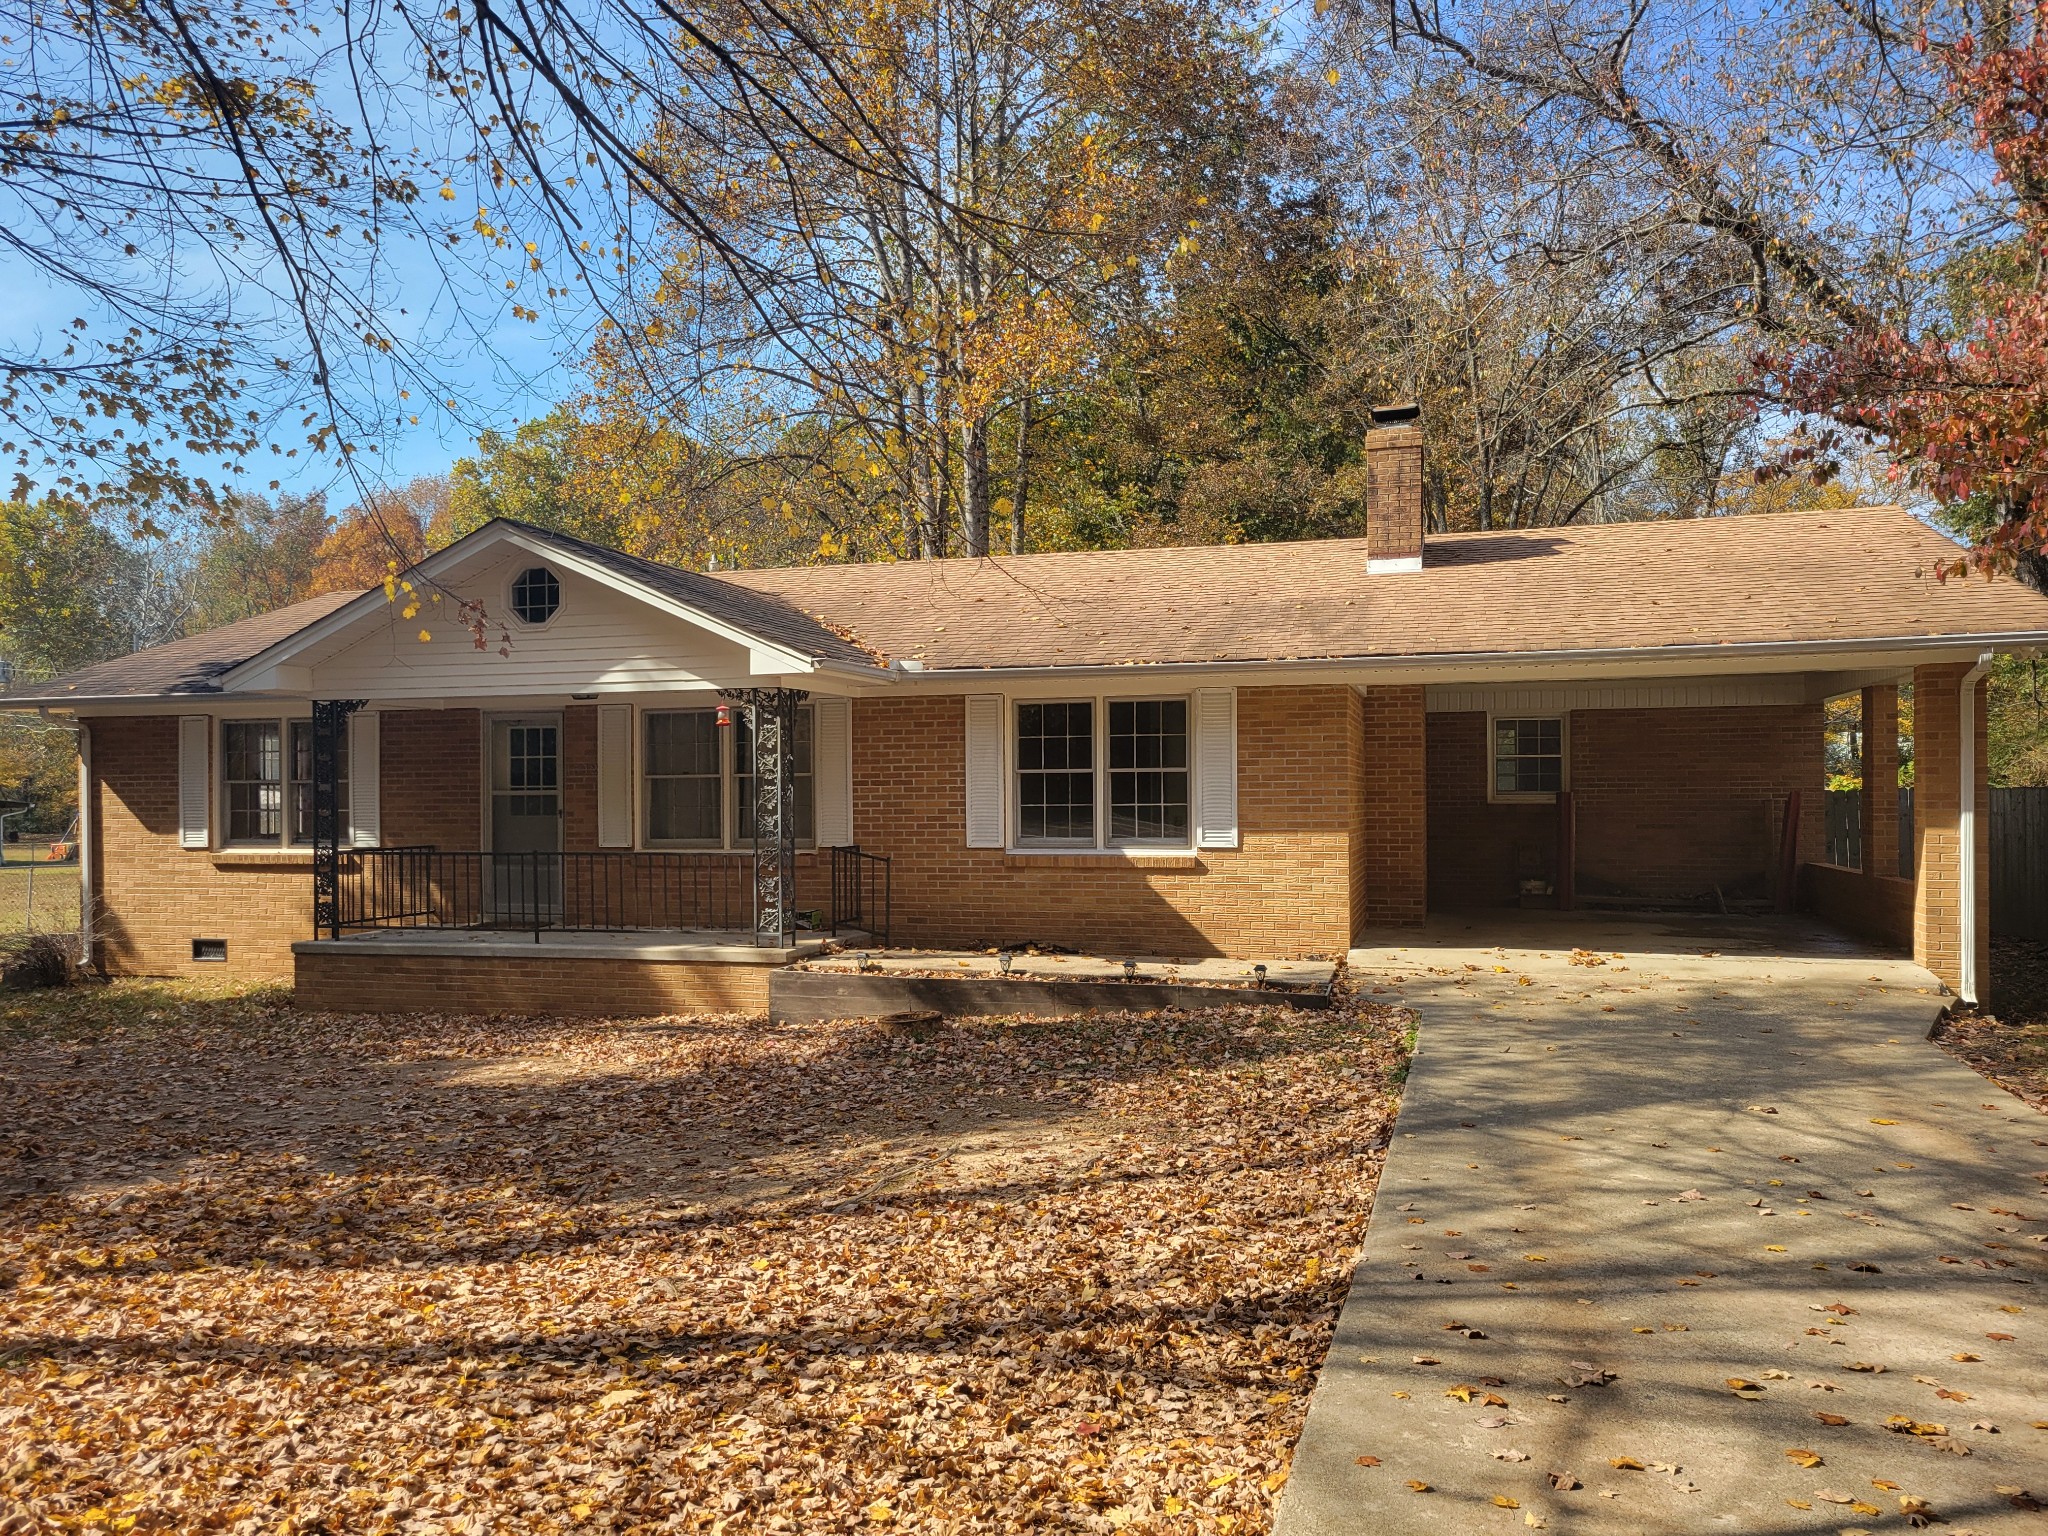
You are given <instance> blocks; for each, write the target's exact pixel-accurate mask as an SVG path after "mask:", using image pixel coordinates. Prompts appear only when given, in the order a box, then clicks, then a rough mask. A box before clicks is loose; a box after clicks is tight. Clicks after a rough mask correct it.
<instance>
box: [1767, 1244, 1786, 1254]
mask: <svg viewBox="0 0 2048 1536" xmlns="http://www.w3.org/2000/svg"><path fill="white" fill-rule="evenodd" d="M1785 1251H1786V1250H1785V1245H1784V1244H1783V1243H1765V1244H1764V1252H1765V1253H1783V1252H1785Z"/></svg>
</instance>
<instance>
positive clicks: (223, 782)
mask: <svg viewBox="0 0 2048 1536" xmlns="http://www.w3.org/2000/svg"><path fill="white" fill-rule="evenodd" d="M235 725H274V726H276V727H277V754H278V762H277V772H278V780H277V792H278V796H279V799H280V802H281V803H280V805H279V808H278V832H277V836H276V837H231V836H229V834H228V829H229V828H230V827H231V826H232V825H233V823H232V822H231V821H230V820H229V818H228V727H230V726H235ZM295 725H303V726H305V727H306V728H307V729H308V730H311V729H312V726H313V717H312V716H311V715H223V716H222V717H220V718H219V719H218V720H216V721H215V722H214V730H213V761H214V765H215V772H214V778H215V781H216V782H215V784H214V794H213V800H214V814H215V815H217V816H219V817H220V837H219V839H218V840H217V841H216V842H215V843H214V847H215V848H216V849H219V850H221V851H223V852H225V851H228V850H232V849H246V848H277V849H284V850H300V851H303V850H306V849H310V848H311V847H312V846H313V843H312V841H311V839H307V840H305V841H298V840H295V839H294V838H293V837H292V784H293V782H294V781H293V779H292V727H293V726H295ZM350 729H351V726H350V725H344V726H343V727H342V732H343V734H342V738H341V739H342V749H341V750H342V754H343V760H344V762H347V760H348V752H349V745H348V740H349V738H348V734H347V733H348V731H349V730H350ZM348 766H349V768H350V769H351V773H350V789H351V791H353V789H354V774H353V771H352V770H353V769H354V766H355V765H354V764H353V763H352V762H350V763H348ZM344 808H345V809H350V810H352V809H353V807H352V806H349V805H348V804H347V801H346V797H345V798H344ZM354 835H355V818H354V816H353V815H351V816H350V818H349V836H350V838H353V836H354ZM339 846H340V847H343V848H348V847H351V846H353V844H352V843H351V842H350V841H349V840H348V839H343V840H342V841H341V842H340V844H339Z"/></svg>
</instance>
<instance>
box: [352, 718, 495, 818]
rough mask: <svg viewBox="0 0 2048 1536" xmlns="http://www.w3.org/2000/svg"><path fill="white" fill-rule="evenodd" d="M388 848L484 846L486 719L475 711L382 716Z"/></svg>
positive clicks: (381, 809) (382, 806)
mask: <svg viewBox="0 0 2048 1536" xmlns="http://www.w3.org/2000/svg"><path fill="white" fill-rule="evenodd" d="M378 718H379V719H380V720H382V721H383V727H384V728H383V732H382V734H381V736H380V738H379V749H378V750H379V754H380V756H381V758H382V763H381V767H382V775H381V781H382V791H381V803H380V805H379V807H378V809H379V814H380V819H381V826H380V830H381V832H382V833H383V841H384V846H385V847H387V848H399V847H407V846H411V845H416V844H421V843H431V844H433V846H435V847H436V848H480V847H482V846H483V844H482V843H480V842H479V841H478V838H479V837H480V836H481V835H482V832H483V816H484V811H483V803H484V801H483V795H484V786H483V735H482V732H483V717H482V715H481V714H480V713H479V712H478V711H476V710H474V709H394V710H386V711H384V712H383V714H381V715H380V716H379V717H378Z"/></svg>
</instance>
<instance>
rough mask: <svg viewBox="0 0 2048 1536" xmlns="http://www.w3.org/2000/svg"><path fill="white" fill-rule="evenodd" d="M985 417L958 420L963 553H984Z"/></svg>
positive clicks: (979, 554)
mask: <svg viewBox="0 0 2048 1536" xmlns="http://www.w3.org/2000/svg"><path fill="white" fill-rule="evenodd" d="M988 532H989V529H988V418H987V417H985V416H976V417H974V418H973V419H972V420H968V421H963V422H961V423H960V534H961V538H962V539H963V540H964V541H965V543H966V546H967V548H966V553H967V554H968V555H969V556H971V557H974V558H977V559H978V558H980V557H982V556H985V555H987V554H988Z"/></svg>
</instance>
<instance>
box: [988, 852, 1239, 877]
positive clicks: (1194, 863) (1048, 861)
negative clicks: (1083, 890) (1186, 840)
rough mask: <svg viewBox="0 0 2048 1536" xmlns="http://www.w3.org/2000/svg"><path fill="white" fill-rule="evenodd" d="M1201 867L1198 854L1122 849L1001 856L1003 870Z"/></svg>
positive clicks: (1007, 853) (1200, 859)
mask: <svg viewBox="0 0 2048 1536" xmlns="http://www.w3.org/2000/svg"><path fill="white" fill-rule="evenodd" d="M1202 867H1203V864H1202V858H1201V855H1200V854H1195V853H1176V852H1166V853H1146V852H1143V851H1126V850H1123V849H1115V850H1101V851H1095V852H1087V853H1019V852H1016V851H1014V850H1012V851H1009V852H1005V853H1004V855H1003V868H1005V869H1130V870H1138V871H1141V872H1144V873H1147V874H1151V873H1156V872H1160V871H1176V870H1186V871H1194V870H1199V869H1201V868H1202Z"/></svg>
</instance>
